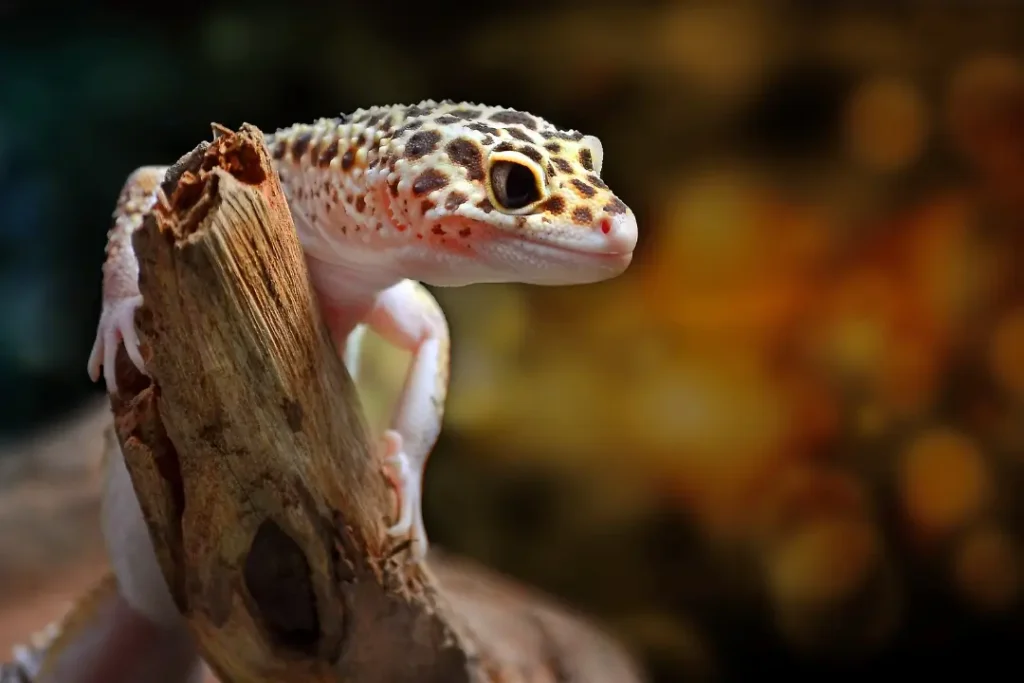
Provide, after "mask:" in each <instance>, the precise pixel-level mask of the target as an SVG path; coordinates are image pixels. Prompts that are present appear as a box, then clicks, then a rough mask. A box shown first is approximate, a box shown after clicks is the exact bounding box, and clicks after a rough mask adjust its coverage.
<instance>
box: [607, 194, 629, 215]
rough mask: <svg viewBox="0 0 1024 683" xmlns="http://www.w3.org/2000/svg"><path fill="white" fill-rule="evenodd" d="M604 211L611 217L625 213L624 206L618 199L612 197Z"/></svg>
mask: <svg viewBox="0 0 1024 683" xmlns="http://www.w3.org/2000/svg"><path fill="white" fill-rule="evenodd" d="M604 210H605V211H606V212H608V213H610V214H611V215H613V216H615V215H617V214H620V213H626V210H627V209H626V204H625V203H624V202H623V201H622V200H621V199H619V198H618V197H613V198H612V200H611V201H610V202H608V203H607V204H605V205H604Z"/></svg>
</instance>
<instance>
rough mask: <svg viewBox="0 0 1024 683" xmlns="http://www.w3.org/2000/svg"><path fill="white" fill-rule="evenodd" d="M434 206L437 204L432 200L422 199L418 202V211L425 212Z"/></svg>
mask: <svg viewBox="0 0 1024 683" xmlns="http://www.w3.org/2000/svg"><path fill="white" fill-rule="evenodd" d="M435 206H437V204H435V203H434V202H432V201H430V200H429V199H424V200H423V201H422V202H420V211H421V212H422V213H426V212H427V211H430V210H431V209H433V208H434V207H435Z"/></svg>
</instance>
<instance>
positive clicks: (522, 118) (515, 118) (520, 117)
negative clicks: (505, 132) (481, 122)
mask: <svg viewBox="0 0 1024 683" xmlns="http://www.w3.org/2000/svg"><path fill="white" fill-rule="evenodd" d="M491 121H497V122H498V123H505V124H519V125H520V126H524V127H525V128H529V129H530V130H537V121H536V119H534V118H533V117H532V116H530V115H529V114H525V113H523V112H521V111H515V110H513V109H509V110H508V111H499V112H496V113H494V114H491Z"/></svg>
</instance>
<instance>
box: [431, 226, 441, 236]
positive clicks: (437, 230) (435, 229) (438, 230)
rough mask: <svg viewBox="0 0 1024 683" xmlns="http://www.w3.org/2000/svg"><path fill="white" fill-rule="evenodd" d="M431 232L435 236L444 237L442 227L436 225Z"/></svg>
mask: <svg viewBox="0 0 1024 683" xmlns="http://www.w3.org/2000/svg"><path fill="white" fill-rule="evenodd" d="M430 232H432V233H434V234H435V235H443V234H444V228H442V227H441V226H440V225H435V226H434V227H432V228H431V229H430Z"/></svg>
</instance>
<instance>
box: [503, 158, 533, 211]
mask: <svg viewBox="0 0 1024 683" xmlns="http://www.w3.org/2000/svg"><path fill="white" fill-rule="evenodd" d="M518 156H519V155H516V157H515V158H513V157H512V156H511V155H508V156H506V155H501V157H499V158H494V159H492V161H491V168H490V181H491V182H490V189H491V194H492V195H493V201H494V203H495V204H496V205H497V206H498V208H499V209H504V210H505V211H519V210H521V209H525V208H527V207H529V206H531V205H533V204H536V203H537V202H539V201H540V200H541V199H543V198H544V194H545V191H546V190H545V187H544V180H543V178H542V176H541V175H539V174H540V169H539V168H536V167H535V164H533V163H532V162H531V161H529V160H528V159H526V158H525V157H524V158H522V159H519V158H518Z"/></svg>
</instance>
